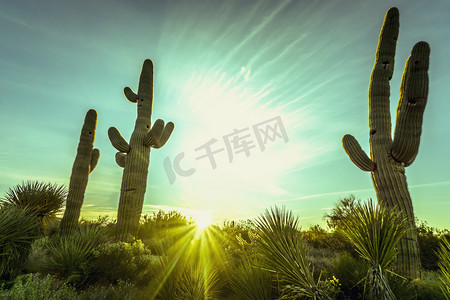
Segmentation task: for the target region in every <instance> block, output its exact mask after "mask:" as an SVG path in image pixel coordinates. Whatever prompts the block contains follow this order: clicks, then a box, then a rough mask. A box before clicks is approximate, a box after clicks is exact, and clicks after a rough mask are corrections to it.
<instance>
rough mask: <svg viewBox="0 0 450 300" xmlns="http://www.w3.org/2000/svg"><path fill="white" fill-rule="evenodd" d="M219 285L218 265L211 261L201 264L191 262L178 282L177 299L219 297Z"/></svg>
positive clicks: (197, 299)
mask: <svg viewBox="0 0 450 300" xmlns="http://www.w3.org/2000/svg"><path fill="white" fill-rule="evenodd" d="M219 285H220V277H219V267H218V266H217V265H214V264H211V263H208V264H205V265H203V264H201V265H199V264H196V263H193V262H191V263H190V264H188V265H187V266H186V268H185V269H184V272H183V273H182V275H181V276H180V278H179V280H178V282H177V291H178V293H177V299H185V300H188V299H189V300H190V299H195V300H203V299H205V300H206V299H218V286H219Z"/></svg>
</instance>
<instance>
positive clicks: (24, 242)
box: [0, 207, 39, 280]
mask: <svg viewBox="0 0 450 300" xmlns="http://www.w3.org/2000/svg"><path fill="white" fill-rule="evenodd" d="M38 224H39V221H38V219H37V217H36V216H35V215H34V214H32V213H31V212H30V210H29V209H18V208H16V207H8V208H2V209H0V280H1V279H3V280H9V279H12V278H13V277H14V276H15V275H16V274H17V273H18V272H19V271H20V270H21V268H22V265H23V262H24V261H25V259H26V257H27V256H28V254H29V252H30V250H31V244H32V242H33V241H34V240H35V239H36V238H37V237H38V236H39V225H38Z"/></svg>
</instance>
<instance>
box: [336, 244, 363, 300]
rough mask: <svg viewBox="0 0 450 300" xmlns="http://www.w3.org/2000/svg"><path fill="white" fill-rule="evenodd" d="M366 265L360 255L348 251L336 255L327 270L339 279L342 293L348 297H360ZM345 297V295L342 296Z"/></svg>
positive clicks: (361, 295)
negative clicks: (355, 255)
mask: <svg viewBox="0 0 450 300" xmlns="http://www.w3.org/2000/svg"><path fill="white" fill-rule="evenodd" d="M367 270H368V265H367V263H366V262H365V261H363V260H362V259H361V258H360V257H354V256H353V255H351V254H350V253H348V252H343V253H341V254H340V255H339V256H337V257H336V258H335V259H334V260H333V262H332V266H331V268H330V269H328V272H329V273H331V274H332V275H333V276H335V277H336V278H338V279H339V283H340V289H341V291H342V293H343V294H344V295H345V296H347V297H349V299H362V298H363V291H364V284H363V283H362V282H363V280H364V278H365V277H366V275H367ZM343 299H345V297H343Z"/></svg>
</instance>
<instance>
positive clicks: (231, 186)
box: [174, 66, 323, 227]
mask: <svg viewBox="0 0 450 300" xmlns="http://www.w3.org/2000/svg"><path fill="white" fill-rule="evenodd" d="M205 73H206V74H204V73H202V74H201V75H198V74H197V75H195V74H194V75H192V77H191V78H189V79H188V80H187V81H186V82H185V83H184V86H183V88H182V95H183V97H180V98H179V101H180V103H178V104H179V105H178V106H179V107H182V108H184V109H183V110H180V111H178V113H180V114H181V113H182V115H180V116H179V118H180V119H183V118H184V119H185V116H186V115H189V116H192V117H191V118H190V119H189V120H188V121H187V122H186V123H185V124H183V125H182V126H179V128H182V129H179V130H181V132H179V133H178V141H177V143H178V145H179V147H182V148H179V149H182V151H183V154H184V156H183V159H182V162H181V164H180V165H181V168H182V169H185V170H188V169H190V170H191V171H193V172H194V173H192V174H191V175H189V176H177V177H176V181H175V183H174V185H177V189H178V190H179V191H182V192H181V193H180V195H179V197H180V198H181V199H182V200H183V204H185V205H186V206H188V205H189V206H191V207H195V208H200V209H217V210H219V211H220V212H221V214H222V215H228V216H229V217H231V218H241V217H248V213H247V212H248V210H249V208H252V209H255V208H257V209H258V206H259V205H260V206H261V209H262V208H264V207H266V206H267V205H268V204H267V202H265V198H267V199H273V198H271V197H273V196H276V197H287V196H288V190H287V189H286V188H285V186H284V185H285V183H286V179H285V176H286V174H288V173H289V170H291V169H293V168H295V169H298V168H301V167H303V166H304V164H307V162H308V161H310V159H311V158H312V157H315V156H318V155H320V154H321V152H322V151H323V149H321V148H320V147H318V146H317V145H315V141H311V140H309V139H307V138H299V136H298V130H299V128H302V129H305V128H306V129H308V128H309V126H314V121H315V120H314V118H313V117H312V116H311V115H310V114H309V110H308V109H307V108H305V109H301V110H297V109H292V107H291V106H290V105H291V104H292V103H295V100H296V99H289V98H288V99H284V100H288V101H287V102H288V104H286V101H283V102H282V103H285V104H284V105H277V99H276V98H275V97H273V96H271V95H272V94H275V93H274V91H273V89H274V84H273V83H271V82H270V81H269V82H268V83H267V84H266V85H264V86H262V87H260V88H259V89H258V90H256V89H253V88H252V84H251V80H252V76H253V72H252V70H251V68H247V67H244V66H243V67H242V68H241V71H240V72H239V71H237V72H235V73H234V74H232V73H227V72H223V71H218V70H216V71H206V72H205ZM258 86H260V84H258ZM289 100H290V101H289ZM183 116H184V117H183ZM299 120H300V121H299ZM277 122H278V123H277ZM268 124H270V126H271V128H272V129H270V128H269V125H268ZM258 126H260V127H258ZM280 127H283V129H284V130H285V135H286V137H284V136H282V134H281V129H280ZM273 128H277V132H276V133H277V134H275V129H273ZM258 138H260V139H258ZM262 140H264V144H262V143H263V142H262ZM243 145H244V146H245V147H243ZM247 146H248V147H247ZM246 147H247V148H246ZM208 149H209V151H210V152H208ZM211 153H212V155H211ZM208 154H209V155H208ZM288 175H289V174H288ZM289 178H291V176H289ZM237 207H239V209H236V208H237ZM198 219H199V220H198V223H199V225H200V227H204V226H205V225H203V224H205V221H204V220H205V219H204V218H203V217H199V218H198ZM208 222H209V223H210V221H208ZM208 222H206V223H208Z"/></svg>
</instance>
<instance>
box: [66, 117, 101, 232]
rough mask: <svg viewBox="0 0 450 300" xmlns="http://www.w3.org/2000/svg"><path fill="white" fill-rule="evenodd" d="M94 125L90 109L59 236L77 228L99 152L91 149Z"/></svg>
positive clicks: (75, 162)
mask: <svg viewBox="0 0 450 300" xmlns="http://www.w3.org/2000/svg"><path fill="white" fill-rule="evenodd" d="M96 125H97V112H96V111H95V110H93V109H90V110H89V111H88V112H87V113H86V117H85V119H84V124H83V127H82V129H81V135H80V142H79V143H78V149H77V156H76V157H75V161H74V163H73V167H72V175H71V176H70V183H69V192H68V194H67V201H66V210H65V211H64V216H63V218H62V220H61V224H60V228H59V230H60V233H61V234H68V233H70V232H72V231H73V230H75V229H76V228H77V227H78V219H79V218H80V210H81V206H82V205H83V200H84V192H85V191H86V186H87V183H88V178H89V174H90V173H91V172H92V171H93V170H94V168H95V166H96V165H97V162H98V159H99V156H100V151H99V150H98V149H96V148H93V146H94V139H95V128H96Z"/></svg>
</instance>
